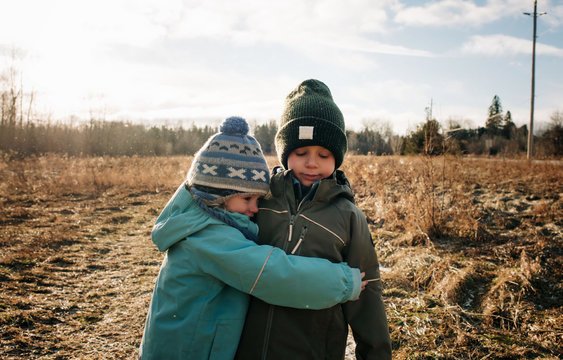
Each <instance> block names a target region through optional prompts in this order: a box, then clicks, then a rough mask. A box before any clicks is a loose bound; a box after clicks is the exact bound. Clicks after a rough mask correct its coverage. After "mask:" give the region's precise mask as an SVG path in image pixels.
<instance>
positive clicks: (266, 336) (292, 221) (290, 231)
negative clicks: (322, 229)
mask: <svg viewBox="0 0 563 360" xmlns="http://www.w3.org/2000/svg"><path fill="white" fill-rule="evenodd" d="M308 196H309V194H307V195H306V196H305V197H304V198H303V199H302V200H301V201H300V202H299V205H297V210H296V212H295V215H293V214H291V211H289V214H291V215H290V216H289V229H288V236H287V241H286V242H285V244H284V247H283V250H284V251H285V252H286V253H287V249H288V248H289V243H290V242H291V237H292V236H293V226H294V225H295V218H296V217H297V216H299V211H300V208H301V205H302V204H303V202H304V201H305V199H306V198H307V197H308ZM306 232H307V228H306V227H305V228H304V229H303V230H302V231H301V234H299V241H298V242H297V245H295V248H293V252H292V254H293V253H294V252H295V251H296V250H297V247H298V246H299V245H300V244H301V242H302V241H303V238H304V237H305V233H306ZM274 309H275V307H274V305H270V308H269V309H268V319H267V320H266V329H265V332H264V346H263V348H262V360H266V359H267V356H268V353H267V351H268V345H269V342H270V332H271V330H272V322H273V319H274Z"/></svg>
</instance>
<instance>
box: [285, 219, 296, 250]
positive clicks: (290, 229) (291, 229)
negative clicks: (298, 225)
mask: <svg viewBox="0 0 563 360" xmlns="http://www.w3.org/2000/svg"><path fill="white" fill-rule="evenodd" d="M294 223H295V215H291V217H290V218H289V234H288V236H287V242H288V243H290V242H291V237H292V236H293V224H294Z"/></svg>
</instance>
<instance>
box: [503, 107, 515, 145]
mask: <svg viewBox="0 0 563 360" xmlns="http://www.w3.org/2000/svg"><path fill="white" fill-rule="evenodd" d="M515 135H516V125H515V124H514V122H513V121H512V114H511V113H510V111H507V112H506V115H505V116H504V123H503V124H502V136H504V137H505V138H506V139H513V138H514V136H515Z"/></svg>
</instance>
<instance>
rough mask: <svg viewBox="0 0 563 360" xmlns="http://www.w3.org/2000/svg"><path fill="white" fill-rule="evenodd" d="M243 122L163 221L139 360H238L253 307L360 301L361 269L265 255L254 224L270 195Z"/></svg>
mask: <svg viewBox="0 0 563 360" xmlns="http://www.w3.org/2000/svg"><path fill="white" fill-rule="evenodd" d="M247 132H248V125H247V124H246V121H245V120H244V119H241V118H229V119H227V120H226V121H225V122H224V123H223V124H222V126H221V132H220V133H219V134H216V135H214V136H213V137H211V138H210V139H209V140H208V141H207V143H206V144H205V145H204V146H203V147H202V149H201V150H200V151H199V152H198V153H197V154H196V156H195V158H194V161H193V162H192V165H191V168H190V171H189V174H188V179H187V181H186V183H185V184H182V185H181V186H180V187H179V188H178V189H177V191H176V192H175V194H174V195H173V196H172V198H171V199H170V201H169V202H168V204H167V205H166V206H165V208H164V210H163V211H162V213H161V214H160V216H159V217H158V219H157V221H156V224H155V226H154V228H153V231H152V240H153V242H154V243H155V244H156V245H157V247H158V249H159V250H160V251H167V253H166V256H165V259H164V261H163V264H162V267H161V269H160V272H159V275H158V278H157V280H156V284H155V288H154V293H153V297H152V300H151V304H150V308H149V311H148V315H147V320H146V324H145V330H144V334H143V339H142V342H141V346H140V349H139V358H140V359H143V360H148V359H232V358H233V357H234V355H235V351H236V348H237V345H238V342H239V338H240V334H241V331H242V328H243V324H244V319H245V316H246V311H247V307H248V302H249V296H248V294H251V295H253V296H256V297H258V298H260V299H262V300H264V301H266V302H268V303H272V304H276V305H283V306H289V307H295V308H308V309H321V308H326V307H330V306H333V305H334V304H337V303H342V302H346V301H348V300H352V299H356V298H358V296H359V294H360V290H361V286H362V283H361V279H360V277H361V275H360V272H359V270H358V269H352V268H350V267H348V266H347V265H345V264H341V263H340V264H335V263H331V262H329V261H327V260H324V259H310V258H304V257H299V256H288V255H286V254H285V252H283V251H282V250H280V249H278V248H275V247H272V246H266V245H264V246H259V245H257V244H256V243H255V242H254V241H252V240H257V233H258V227H257V225H256V224H255V223H253V222H252V221H251V219H250V218H249V216H252V215H254V214H255V213H256V212H257V200H258V198H259V197H260V196H262V195H265V194H266V193H267V191H268V188H269V171H268V167H267V163H266V160H265V159H264V156H263V155H262V151H261V149H260V145H259V144H258V143H257V142H256V140H255V139H254V138H252V137H251V136H249V135H247Z"/></svg>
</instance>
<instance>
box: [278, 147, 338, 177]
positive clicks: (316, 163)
mask: <svg viewBox="0 0 563 360" xmlns="http://www.w3.org/2000/svg"><path fill="white" fill-rule="evenodd" d="M287 167H288V168H289V169H291V170H293V174H294V176H295V177H296V178H297V180H299V182H300V183H301V184H302V185H303V186H311V185H312V184H313V183H314V182H316V181H319V180H321V179H324V178H326V177H329V176H330V175H331V174H332V173H333V172H334V168H335V161H334V155H332V153H331V152H330V151H329V150H328V149H326V148H324V147H322V146H304V147H300V148H297V149H295V150H293V151H292V152H291V153H290V154H289V157H288V158H287Z"/></svg>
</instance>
